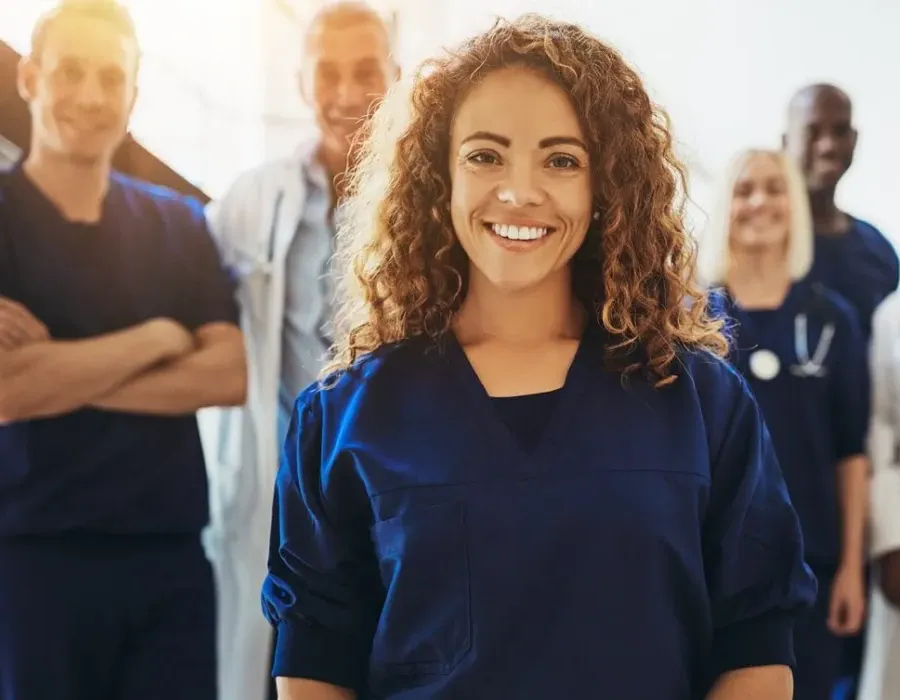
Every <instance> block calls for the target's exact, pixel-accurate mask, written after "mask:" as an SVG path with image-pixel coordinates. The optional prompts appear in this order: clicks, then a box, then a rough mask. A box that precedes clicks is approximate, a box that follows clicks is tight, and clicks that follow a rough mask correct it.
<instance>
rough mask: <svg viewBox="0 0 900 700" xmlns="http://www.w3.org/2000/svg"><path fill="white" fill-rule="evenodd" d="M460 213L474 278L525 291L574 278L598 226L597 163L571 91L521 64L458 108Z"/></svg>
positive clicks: (453, 162)
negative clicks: (570, 273) (576, 259)
mask: <svg viewBox="0 0 900 700" xmlns="http://www.w3.org/2000/svg"><path fill="white" fill-rule="evenodd" d="M450 179H451V185H452V192H451V204H450V210H451V217H452V220H453V227H454V229H455V232H456V236H457V238H458V239H459V242H460V245H461V246H462V248H463V249H464V250H465V252H466V254H467V255H468V257H469V261H470V274H471V275H472V276H473V277H475V276H480V277H482V278H484V279H485V280H486V281H487V282H488V283H490V284H491V285H493V286H495V287H498V288H502V289H505V290H517V289H523V288H528V287H532V286H535V285H538V284H540V283H542V282H544V281H545V280H547V279H548V278H550V277H553V276H555V275H559V274H566V273H567V268H568V266H569V263H570V262H571V260H572V258H573V256H574V255H575V253H576V252H577V251H578V249H579V248H580V247H581V244H582V243H583V242H584V239H585V235H586V234H587V230H588V226H589V224H590V222H591V202H592V192H591V175H590V158H589V154H588V149H587V145H586V143H585V137H584V134H583V132H582V129H581V125H580V123H579V120H578V117H577V115H576V113H575V110H574V108H573V107H572V103H571V101H570V99H569V97H568V95H567V94H566V93H565V92H564V91H563V90H562V89H561V88H560V87H558V86H557V85H556V84H554V83H553V82H552V81H550V80H548V79H547V78H544V77H543V76H541V75H539V74H537V73H535V72H532V71H528V70H526V69H521V68H505V69H501V70H497V71H495V72H493V73H491V74H490V75H488V76H487V77H486V78H485V79H484V80H483V81H482V82H480V83H479V84H478V85H477V86H476V87H475V88H473V89H472V91H471V92H470V93H469V94H468V95H467V96H466V98H465V99H464V100H463V101H462V103H461V104H460V105H459V107H458V109H457V112H456V115H455V118H454V121H453V126H452V129H451V141H450Z"/></svg>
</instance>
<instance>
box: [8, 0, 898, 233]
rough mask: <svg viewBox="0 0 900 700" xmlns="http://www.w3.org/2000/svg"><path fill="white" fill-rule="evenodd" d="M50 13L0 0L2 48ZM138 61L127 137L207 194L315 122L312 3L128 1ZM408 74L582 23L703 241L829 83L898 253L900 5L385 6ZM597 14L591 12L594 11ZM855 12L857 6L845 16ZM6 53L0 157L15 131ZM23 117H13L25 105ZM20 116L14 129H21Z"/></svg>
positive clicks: (416, 2) (17, 46)
mask: <svg viewBox="0 0 900 700" xmlns="http://www.w3.org/2000/svg"><path fill="white" fill-rule="evenodd" d="M52 4H53V3H52V2H47V1H46V0H0V40H2V41H3V42H4V43H5V44H7V45H8V46H7V47H3V48H7V49H9V48H11V49H13V50H15V51H18V52H21V51H23V50H25V49H26V48H27V47H28V42H29V35H30V31H31V28H32V26H33V24H34V21H35V19H36V18H37V17H38V15H39V14H40V13H41V12H42V11H44V10H46V9H47V8H48V7H50V6H51V5H52ZM124 4H126V5H128V6H129V7H130V8H131V10H132V12H133V14H134V18H135V21H136V23H137V26H138V31H139V34H140V38H141V41H142V44H143V47H144V49H145V53H146V57H145V61H144V63H143V67H142V75H141V77H140V90H141V93H140V97H139V100H138V105H137V109H136V113H135V117H134V119H133V121H132V133H133V135H134V137H135V138H136V139H137V140H138V141H139V142H140V144H141V145H142V146H143V147H144V148H146V149H147V150H148V151H149V152H150V153H151V154H153V155H154V156H155V157H156V158H158V159H159V160H160V161H162V164H164V165H165V166H168V167H169V168H171V169H173V170H174V171H175V172H176V173H178V174H179V175H180V176H181V177H183V178H185V179H186V180H187V181H189V182H190V183H192V184H193V185H194V186H196V187H197V188H200V189H201V190H202V191H203V192H204V193H206V194H207V195H209V196H211V197H215V196H217V195H219V194H221V193H222V191H223V189H224V188H225V187H227V186H228V185H229V184H230V183H231V182H232V181H233V180H234V178H235V177H236V176H237V175H238V174H239V173H241V172H243V171H244V170H246V169H248V168H251V167H253V166H255V165H257V164H259V163H260V162H263V161H266V160H268V159H270V158H273V157H277V156H280V155H284V154H286V153H289V152H290V151H291V150H292V149H293V148H294V146H295V145H296V144H297V142H298V141H299V140H301V139H302V137H303V135H304V133H303V132H304V131H306V130H309V129H311V128H312V124H311V120H310V115H309V113H308V112H307V110H306V109H305V107H304V105H303V104H302V102H301V100H300V98H299V95H298V91H297V88H296V67H297V58H298V52H299V50H300V44H301V37H302V33H303V27H304V26H305V23H306V20H307V19H308V17H309V16H310V15H311V13H312V12H313V11H314V10H315V9H316V7H318V5H319V4H320V2H319V1H318V0H126V1H125V3H124ZM373 4H375V5H376V6H378V7H379V8H380V9H381V10H382V11H383V12H384V13H385V14H386V15H387V16H389V17H391V18H392V19H393V29H394V32H395V34H396V39H397V46H398V52H399V56H398V58H399V61H400V63H401V65H402V67H403V69H404V70H405V71H407V72H409V71H412V70H414V69H415V66H416V65H417V64H418V63H419V62H420V61H421V60H422V59H423V58H425V57H427V56H428V55H430V54H433V53H435V52H436V51H438V50H439V49H440V47H441V46H444V45H447V44H448V43H452V42H455V41H456V40H458V39H461V38H463V37H465V36H466V35H468V34H471V33H473V32H475V31H477V30H479V29H482V28H483V27H485V26H487V25H489V24H490V22H491V21H492V20H493V18H494V17H495V16H497V15H500V16H507V17H511V16H515V15H518V14H521V13H523V12H529V11H536V12H541V13H544V14H550V15H553V16H557V17H560V18H564V19H567V20H571V21H575V22H580V23H582V24H584V25H585V26H587V27H588V28H590V29H591V30H592V31H593V32H594V33H596V34H597V35H599V36H601V37H602V38H604V39H607V40H608V41H610V42H611V43H613V44H614V45H615V46H617V47H618V48H619V49H620V50H621V51H622V52H623V53H624V55H625V56H626V58H627V59H628V60H630V61H631V62H632V63H633V65H634V66H635V67H636V68H637V69H638V70H639V71H640V72H641V74H643V76H644V77H645V78H646V81H647V83H648V85H649V87H650V88H651V90H652V93H653V96H654V98H655V99H656V100H657V101H658V102H659V103H661V104H662V105H663V106H664V107H665V108H666V109H667V110H668V111H669V113H670V114H671V117H672V119H673V123H674V127H675V133H676V136H677V138H678V140H679V142H680V148H681V154H682V156H683V158H684V159H685V160H686V161H687V162H688V164H689V166H690V173H691V197H692V200H693V205H692V207H691V218H692V222H693V224H694V227H695V229H698V230H699V229H701V228H702V223H703V212H704V211H705V209H706V207H707V206H708V196H709V192H708V187H709V184H710V182H711V181H712V179H713V178H714V177H715V174H716V172H717V171H718V169H719V168H721V167H722V165H723V164H724V161H726V160H727V158H728V157H729V156H730V154H731V153H732V152H734V151H735V150H737V149H739V148H743V147H746V146H748V145H759V146H775V145H777V144H778V143H779V140H780V137H781V130H782V128H783V124H784V117H785V106H786V103H787V100H788V98H789V97H790V95H791V94H792V93H793V91H794V90H795V89H796V88H798V87H799V86H801V85H803V84H806V83H810V82H818V81H827V82H833V83H836V84H837V85H839V86H841V87H842V88H844V89H845V90H846V91H847V92H848V93H849V94H850V95H851V97H852V98H853V101H854V107H855V110H856V111H855V121H856V123H857V126H858V128H859V131H860V142H859V148H858V150H857V160H856V164H855V165H854V167H853V168H852V169H851V170H850V172H849V174H848V176H847V177H846V179H845V180H844V181H843V184H842V187H841V189H840V190H839V193H838V195H839V196H838V204H839V206H841V207H842V208H844V209H845V210H849V211H853V212H861V213H863V214H864V216H865V217H866V218H867V219H868V220H870V221H871V222H872V223H873V224H875V225H876V226H878V227H879V228H881V229H882V230H883V231H885V233H886V234H887V235H888V237H889V238H891V240H892V241H893V242H894V243H900V211H898V208H897V207H896V202H898V201H900V175H898V171H897V167H896V164H897V163H898V161H900V139H898V138H897V135H896V131H897V119H898V114H900V90H897V89H896V83H895V81H894V76H893V71H892V68H895V67H898V66H900V43H898V42H897V41H896V28H897V27H900V2H897V0H857V2H855V4H851V3H849V2H847V0H756V1H755V2H752V3H749V2H745V1H743V0H641V1H640V2H635V1H634V0H606V1H605V2H602V3H585V2H583V0H528V1H526V0H380V1H379V2H374V3H373ZM591 5H593V6H591ZM851 8H852V9H851ZM13 55H14V54H12V53H11V52H9V51H8V50H7V51H4V52H3V61H4V65H3V66H2V71H0V76H2V84H0V91H2V94H3V95H4V96H5V98H4V99H0V136H2V137H5V141H0V159H2V158H3V157H4V155H3V154H4V153H5V154H6V155H7V157H9V156H14V155H15V148H14V147H12V146H11V144H10V143H9V141H13V142H18V143H21V142H22V141H21V140H20V139H21V136H20V135H19V132H20V131H21V129H22V128H24V124H21V123H18V124H17V123H15V120H14V119H13V114H14V109H13V107H12V106H11V101H10V100H11V99H12V98H11V97H10V95H14V92H13V82H12V76H13V67H14V59H13V58H12V56H13ZM23 109H24V108H23ZM23 118H24V117H23Z"/></svg>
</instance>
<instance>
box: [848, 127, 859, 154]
mask: <svg viewBox="0 0 900 700" xmlns="http://www.w3.org/2000/svg"><path fill="white" fill-rule="evenodd" d="M858 143H859V132H858V131H857V130H856V129H853V136H852V137H851V146H850V149H851V151H855V150H856V144H858Z"/></svg>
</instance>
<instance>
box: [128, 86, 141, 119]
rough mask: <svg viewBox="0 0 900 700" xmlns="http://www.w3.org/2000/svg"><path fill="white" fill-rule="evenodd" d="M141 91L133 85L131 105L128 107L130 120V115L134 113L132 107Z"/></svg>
mask: <svg viewBox="0 0 900 700" xmlns="http://www.w3.org/2000/svg"><path fill="white" fill-rule="evenodd" d="M140 93H141V89H140V88H139V87H138V86H137V85H135V86H134V95H132V96H131V104H130V105H128V118H129V119H130V118H131V115H132V113H133V112H134V106H135V105H136V104H137V99H138V95H140Z"/></svg>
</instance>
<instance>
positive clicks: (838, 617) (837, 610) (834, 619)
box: [828, 594, 866, 637]
mask: <svg viewBox="0 0 900 700" xmlns="http://www.w3.org/2000/svg"><path fill="white" fill-rule="evenodd" d="M865 615H866V604H865V599H864V598H862V597H861V596H851V595H841V594H837V595H834V596H832V598H831V603H830V605H829V610H828V629H829V630H830V631H831V632H832V633H833V634H836V635H838V636H842V637H845V636H848V635H853V634H856V633H857V632H859V631H860V629H862V625H863V621H864V620H865Z"/></svg>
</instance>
